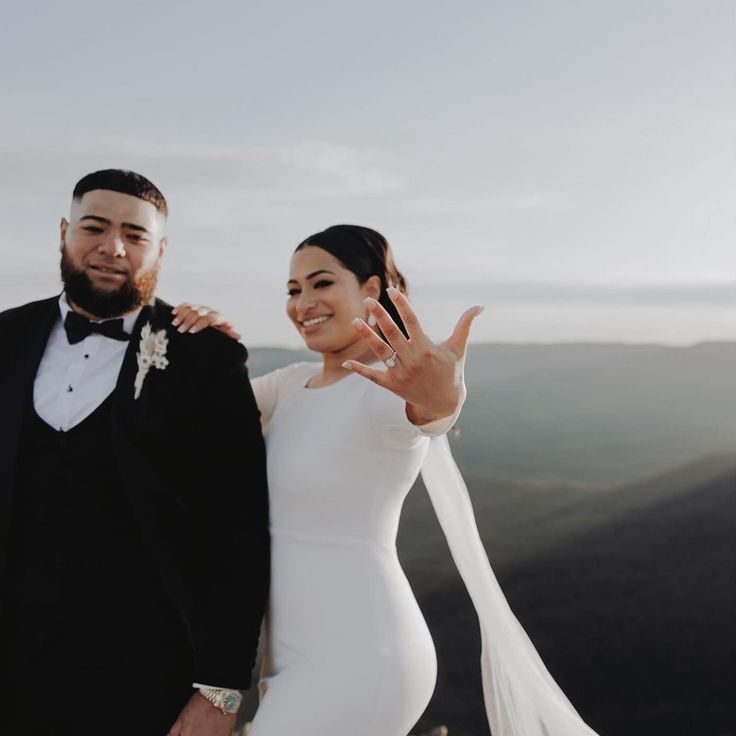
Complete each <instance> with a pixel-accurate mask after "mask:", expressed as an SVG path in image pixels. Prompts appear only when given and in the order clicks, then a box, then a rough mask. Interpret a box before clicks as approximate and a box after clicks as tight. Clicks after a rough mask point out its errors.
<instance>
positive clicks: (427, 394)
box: [343, 288, 483, 424]
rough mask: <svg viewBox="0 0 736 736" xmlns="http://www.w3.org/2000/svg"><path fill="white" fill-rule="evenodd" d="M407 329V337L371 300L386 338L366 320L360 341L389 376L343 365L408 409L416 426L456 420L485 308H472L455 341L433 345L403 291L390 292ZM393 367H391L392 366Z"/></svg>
mask: <svg viewBox="0 0 736 736" xmlns="http://www.w3.org/2000/svg"><path fill="white" fill-rule="evenodd" d="M388 293H389V296H390V298H391V301H392V302H393V303H394V305H395V306H396V310H397V311H398V313H399V315H400V317H401V320H402V321H403V323H404V327H405V328H406V332H407V334H408V337H406V336H405V335H404V333H403V332H402V331H401V330H400V329H399V327H398V325H397V324H396V323H395V322H394V320H393V319H392V318H391V316H390V315H389V313H388V312H387V311H386V310H385V309H384V308H383V307H382V306H381V304H380V303H379V302H377V301H376V300H375V299H371V298H368V299H366V306H367V307H368V311H369V312H370V313H371V314H372V315H373V316H374V317H375V319H376V323H377V324H378V327H380V329H381V332H382V334H383V338H382V337H381V336H379V335H378V334H376V332H375V331H374V330H372V329H371V328H370V327H369V326H368V325H367V324H366V322H364V321H363V320H360V319H358V320H355V321H354V323H353V324H354V325H355V328H356V329H357V330H358V332H359V334H360V336H361V337H362V338H363V340H364V341H365V342H366V344H367V345H368V346H369V347H370V348H371V350H372V351H373V353H374V354H375V355H376V356H377V357H378V359H379V360H381V361H383V362H384V363H386V365H387V366H392V367H388V368H387V370H379V369H376V368H371V367H369V366H366V365H363V364H362V363H358V362H357V361H354V360H348V361H346V362H345V363H344V364H343V365H344V367H345V368H349V369H350V370H352V371H354V372H355V373H359V374H360V375H362V376H364V377H365V378H367V379H369V380H371V381H373V382H374V383H376V384H378V385H379V386H382V387H383V388H385V389H388V390H389V391H392V392H393V393H395V394H396V395H398V396H400V397H401V398H402V399H404V400H405V401H406V403H407V415H408V416H409V419H410V420H411V421H412V422H413V423H414V424H426V423H428V422H431V421H433V420H435V419H441V418H444V417H448V416H451V415H452V414H453V413H454V412H455V410H456V408H457V406H458V404H459V402H460V400H461V395H462V384H463V366H464V362H465V353H466V351H467V347H468V340H469V338H470V328H471V326H472V324H473V320H474V319H475V318H476V317H477V316H478V315H479V314H480V313H481V312H482V311H483V307H471V308H470V309H468V310H467V311H465V313H464V314H463V315H462V316H461V317H460V319H459V320H458V322H457V325H456V326H455V329H454V331H453V333H452V335H451V336H450V337H449V338H448V339H447V340H445V341H444V342H441V343H435V342H433V341H432V340H431V339H430V338H429V337H427V335H426V334H425V333H424V330H423V329H422V325H421V323H420V321H419V318H418V317H417V315H416V313H415V312H414V310H413V309H412V307H411V305H410V304H409V300H408V299H407V298H406V296H405V295H404V294H402V293H401V291H399V290H398V289H394V288H390V289H389V290H388ZM387 361H388V362H387Z"/></svg>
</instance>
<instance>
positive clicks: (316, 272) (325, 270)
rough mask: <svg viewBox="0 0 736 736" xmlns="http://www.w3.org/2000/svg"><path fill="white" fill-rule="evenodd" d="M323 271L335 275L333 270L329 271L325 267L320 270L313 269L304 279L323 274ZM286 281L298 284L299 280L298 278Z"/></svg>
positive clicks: (307, 279)
mask: <svg viewBox="0 0 736 736" xmlns="http://www.w3.org/2000/svg"><path fill="white" fill-rule="evenodd" d="M323 273H329V274H330V275H331V276H334V275H335V273H334V272H333V271H328V270H327V269H326V268H323V269H320V270H319V271H313V272H312V273H310V274H309V275H308V276H307V277H306V278H305V279H304V280H305V281H309V279H313V278H314V277H315V276H319V275H320V274H323ZM286 283H287V284H298V283H299V282H298V281H297V280H296V279H289V280H288V281H287V282H286Z"/></svg>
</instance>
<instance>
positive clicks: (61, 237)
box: [59, 217, 69, 250]
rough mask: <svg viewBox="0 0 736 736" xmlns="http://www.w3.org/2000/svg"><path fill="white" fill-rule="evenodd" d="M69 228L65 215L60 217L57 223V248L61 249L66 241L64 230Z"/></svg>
mask: <svg viewBox="0 0 736 736" xmlns="http://www.w3.org/2000/svg"><path fill="white" fill-rule="evenodd" d="M68 229H69V220H67V219H66V217H62V218H61V222H60V223H59V250H62V249H63V247H64V243H65V241H66V232H67V230H68Z"/></svg>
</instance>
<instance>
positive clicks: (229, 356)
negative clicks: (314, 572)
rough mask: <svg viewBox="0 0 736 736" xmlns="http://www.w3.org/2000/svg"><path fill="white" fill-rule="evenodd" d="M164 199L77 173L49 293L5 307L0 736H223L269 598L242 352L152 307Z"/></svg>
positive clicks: (257, 446)
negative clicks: (188, 330) (58, 280)
mask: <svg viewBox="0 0 736 736" xmlns="http://www.w3.org/2000/svg"><path fill="white" fill-rule="evenodd" d="M166 218H167V205H166V200H165V199H164V197H163V195H162V194H161V192H160V191H159V190H158V189H157V188H156V187H155V186H154V185H153V184H152V183H151V182H150V181H148V180H147V179H145V178H144V177H142V176H140V175H138V174H135V173H133V172H130V171H122V170H106V171H98V172H95V173H93V174H89V175H88V176H85V177H84V178H83V179H82V180H81V181H80V182H79V183H78V184H77V186H76V187H75V189H74V194H73V198H72V206H71V216H70V218H69V221H67V220H65V219H64V220H62V222H61V277H62V281H63V283H64V292H63V294H62V295H61V296H60V297H59V296H55V297H52V298H49V299H44V300H42V301H39V302H34V303H31V304H26V305H24V306H22V307H18V308H16V309H11V310H9V311H6V312H3V313H0V345H1V346H2V348H1V349H0V734H2V736H40V735H41V734H43V735H44V736H66V734H69V735H70V736H71V734H74V735H75V736H86V735H87V734H100V735H101V736H118V735H119V736H123V734H125V736H133V735H135V736H148V735H149V734H150V736H165V735H166V734H170V736H205V734H206V735H207V736H225V735H226V734H229V733H230V732H231V730H232V728H233V725H234V722H235V715H234V712H235V711H236V710H237V706H238V704H239V699H240V693H239V692H237V691H238V690H242V689H245V688H247V687H249V685H250V671H251V668H252V666H253V664H254V660H255V655H256V648H257V643H258V635H259V630H260V622H261V618H262V614H263V611H264V608H265V604H266V598H267V594H268V580H269V574H268V564H269V537H268V504H267V490H266V472H265V455H264V446H263V439H262V436H261V431H260V423H259V413H258V409H257V408H256V404H255V400H254V397H253V393H252V390H251V388H250V383H249V380H248V374H247V370H246V367H245V360H246V351H245V348H243V346H242V345H240V344H239V343H237V342H235V341H233V340H231V339H230V338H228V337H226V336H225V335H223V334H221V333H219V332H217V331H216V330H205V331H203V332H201V333H199V334H197V335H182V334H180V333H179V332H177V330H176V329H175V328H174V327H173V326H172V324H171V308H170V307H169V305H167V304H165V303H164V302H162V301H159V300H157V299H155V298H154V293H155V288H156V279H157V274H158V269H159V263H160V260H161V257H162V256H163V254H164V252H165V250H166V245H167V241H166V237H165V225H166Z"/></svg>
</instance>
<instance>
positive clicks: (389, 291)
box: [386, 286, 399, 296]
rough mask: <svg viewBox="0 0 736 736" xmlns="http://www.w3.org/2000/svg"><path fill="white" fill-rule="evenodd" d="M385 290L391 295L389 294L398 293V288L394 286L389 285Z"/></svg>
mask: <svg viewBox="0 0 736 736" xmlns="http://www.w3.org/2000/svg"><path fill="white" fill-rule="evenodd" d="M386 291H387V292H388V293H389V295H391V296H395V295H396V294H398V293H399V290H398V289H397V288H396V287H395V286H389V287H388V288H387V289H386Z"/></svg>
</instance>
